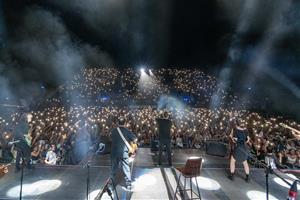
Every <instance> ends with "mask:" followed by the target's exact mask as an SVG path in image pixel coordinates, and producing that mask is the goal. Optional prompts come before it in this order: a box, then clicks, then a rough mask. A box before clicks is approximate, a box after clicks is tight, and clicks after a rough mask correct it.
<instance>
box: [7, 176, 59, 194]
mask: <svg viewBox="0 0 300 200" xmlns="http://www.w3.org/2000/svg"><path fill="white" fill-rule="evenodd" d="M60 185H61V181H60V180H40V181H36V182H34V183H27V184H23V189H22V190H23V195H22V196H23V197H25V196H38V195H41V194H44V193H46V192H51V191H54V190H56V189H57V188H59V187H60ZM6 195H7V196H8V197H11V198H17V197H19V195H20V185H18V186H15V187H13V188H11V189H9V190H8V191H7V193H6Z"/></svg>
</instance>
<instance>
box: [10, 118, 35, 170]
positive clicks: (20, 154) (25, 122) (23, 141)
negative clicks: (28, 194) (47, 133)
mask: <svg viewBox="0 0 300 200" xmlns="http://www.w3.org/2000/svg"><path fill="white" fill-rule="evenodd" d="M31 121H32V114H30V113H23V114H22V115H21V117H20V120H19V123H18V124H17V126H16V129H15V132H14V136H15V140H16V141H19V142H16V143H14V144H15V147H16V150H17V156H16V168H15V171H16V172H18V171H20V169H21V168H20V160H21V158H22V162H23V163H24V164H25V165H26V167H27V168H29V169H31V168H32V166H31V164H30V157H31V151H30V146H31V139H32V137H31V133H30V131H31V130H32V129H31V127H30V122H31Z"/></svg>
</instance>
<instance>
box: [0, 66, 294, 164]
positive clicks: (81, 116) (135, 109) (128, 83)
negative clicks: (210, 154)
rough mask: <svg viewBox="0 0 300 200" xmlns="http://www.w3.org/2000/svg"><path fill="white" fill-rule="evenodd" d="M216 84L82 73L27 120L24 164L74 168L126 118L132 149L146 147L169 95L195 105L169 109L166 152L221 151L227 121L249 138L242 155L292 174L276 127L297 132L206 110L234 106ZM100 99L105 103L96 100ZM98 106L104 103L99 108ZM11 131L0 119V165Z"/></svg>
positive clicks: (167, 72) (192, 74)
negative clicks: (271, 161) (209, 145)
mask: <svg viewBox="0 0 300 200" xmlns="http://www.w3.org/2000/svg"><path fill="white" fill-rule="evenodd" d="M220 84H221V83H218V81H217V80H216V78H214V77H212V76H209V75H206V74H204V73H203V72H201V71H199V70H196V69H185V70H179V69H177V70H176V69H174V70H171V69H159V70H152V71H148V72H145V71H143V72H139V71H135V70H134V69H130V68H128V69H124V70H122V71H120V70H116V69H113V68H102V69H95V68H92V69H85V70H83V71H82V73H80V74H79V75H77V76H75V77H74V80H73V81H72V82H71V83H69V84H65V85H64V86H62V87H61V88H60V90H61V91H62V92H63V93H64V95H59V96H57V97H55V98H50V99H47V101H45V102H47V106H45V107H44V108H43V109H39V110H36V111H32V112H31V114H32V116H33V118H32V122H30V126H31V129H30V135H31V136H32V142H31V149H32V162H34V163H46V164H79V163H80V162H82V160H83V159H84V157H85V155H86V154H88V153H89V152H96V151H97V150H99V144H100V143H106V142H109V133H110V130H111V129H112V127H113V126H114V124H115V121H116V118H117V117H119V116H125V117H126V119H127V124H126V126H127V128H129V129H130V130H131V131H132V132H134V133H135V134H136V136H137V137H138V143H139V146H150V145H151V142H152V141H154V140H155V139H156V138H157V126H156V121H155V119H156V118H157V117H158V116H160V113H161V112H162V109H161V108H159V107H158V106H157V105H156V104H153V102H157V101H158V100H159V98H160V97H161V96H162V95H167V94H170V93H173V92H174V91H176V93H177V94H180V93H184V94H189V95H191V96H194V97H196V99H197V101H195V102H194V103H195V104H193V106H190V105H185V106H180V107H176V105H175V106H174V105H173V106H174V107H173V108H169V112H170V113H171V118H172V121H173V125H172V128H171V134H172V145H173V146H174V147H176V148H197V149H204V148H205V144H206V142H207V141H208V140H216V141H220V142H224V143H227V144H228V143H229V139H228V135H229V134H230V131H231V130H232V127H233V121H234V119H235V118H241V119H243V120H244V122H245V123H246V125H247V130H248V132H249V135H250V138H251V144H250V146H249V148H250V149H251V152H252V154H253V155H254V156H256V157H257V158H258V159H259V160H262V161H264V160H265V158H266V157H270V156H273V157H274V158H276V160H277V161H278V163H279V164H282V165H288V166H297V165H298V164H299V163H300V143H299V142H298V141H297V140H294V137H293V135H292V133H291V131H290V130H289V129H287V128H285V127H283V126H281V124H286V125H288V126H290V127H293V128H295V129H298V130H299V129H300V124H299V123H297V122H296V121H293V120H289V119H284V118H282V117H264V116H263V115H261V114H259V113H256V112H250V111H248V110H234V109H232V108H230V106H229V107H228V106H225V105H224V104H220V105H219V107H218V108H215V109H211V108H209V104H210V102H211V100H212V98H213V97H214V95H217V96H220V97H222V99H226V101H223V102H227V103H228V102H229V104H233V102H234V101H235V99H236V97H234V96H232V95H230V94H229V93H227V92H225V90H222V89H221V88H222V87H221V86H220ZM74 94H75V95H74ZM76 94H78V95H76ZM74 96H76V97H74ZM104 96H110V98H109V99H104V98H103V97H104ZM72 98H80V99H81V100H82V102H88V103H87V104H84V103H83V104H78V103H77V102H78V101H74V102H72V101H73V100H74V99H72ZM228 99H230V101H228ZM83 100H84V101H83ZM91 100H94V102H93V103H91ZM132 100H134V101H143V102H145V103H146V106H145V105H143V104H142V105H139V104H138V103H137V104H129V103H128V101H132ZM105 101H108V102H109V103H108V104H105ZM65 102H68V104H65ZM75 102H76V103H75ZM118 103H120V104H118ZM122 103H123V104H122ZM124 104H125V105H124ZM129 105H130V106H129ZM133 105H135V106H133ZM17 123H18V114H17V113H15V114H13V115H11V117H9V118H7V119H3V118H1V117H0V132H1V133H2V137H1V138H0V142H1V144H0V147H1V154H0V158H1V157H2V159H3V158H5V159H13V158H14V156H15V155H14V152H15V151H14V149H13V147H12V146H9V145H8V141H10V140H12V139H13V134H12V133H13V132H14V127H15V125H16V124H17Z"/></svg>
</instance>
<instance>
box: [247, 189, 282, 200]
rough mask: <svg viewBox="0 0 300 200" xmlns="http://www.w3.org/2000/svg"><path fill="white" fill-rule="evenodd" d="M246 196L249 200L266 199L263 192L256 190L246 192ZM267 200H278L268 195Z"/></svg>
mask: <svg viewBox="0 0 300 200" xmlns="http://www.w3.org/2000/svg"><path fill="white" fill-rule="evenodd" d="M247 196H248V198H249V199H250V200H262V199H266V193H265V192H260V191H257V190H251V191H248V192H247ZM269 200H278V199H277V198H275V197H274V196H272V195H269Z"/></svg>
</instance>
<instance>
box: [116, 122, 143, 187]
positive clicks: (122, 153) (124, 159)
mask: <svg viewBox="0 0 300 200" xmlns="http://www.w3.org/2000/svg"><path fill="white" fill-rule="evenodd" d="M125 123H126V121H125V118H124V117H120V118H119V119H118V122H117V126H118V128H119V129H120V131H121V133H122V134H123V136H124V138H125V139H126V141H127V142H128V143H130V142H134V141H136V140H137V139H136V136H135V135H134V134H133V133H132V132H130V131H129V130H128V129H126V128H125ZM111 140H112V146H111V154H110V155H111V173H110V177H111V178H112V180H113V182H114V183H116V181H115V176H116V172H117V169H118V166H119V164H120V165H121V168H122V171H123V173H124V175H125V177H124V178H125V182H126V189H127V190H129V191H130V190H132V184H131V172H130V167H129V155H128V154H129V148H128V147H127V145H126V144H125V142H124V141H123V139H122V137H121V136H120V133H119V132H118V129H117V128H113V129H112V130H111Z"/></svg>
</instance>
